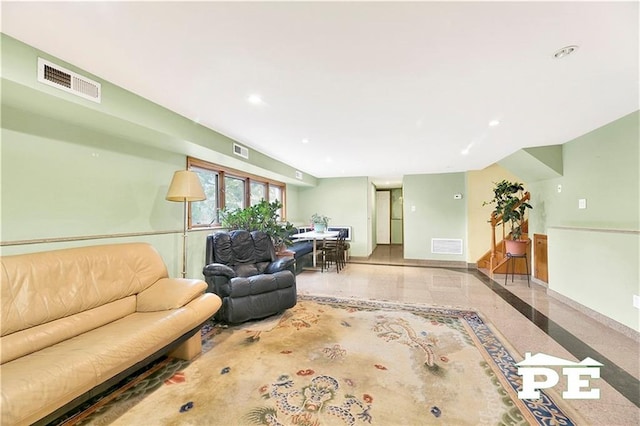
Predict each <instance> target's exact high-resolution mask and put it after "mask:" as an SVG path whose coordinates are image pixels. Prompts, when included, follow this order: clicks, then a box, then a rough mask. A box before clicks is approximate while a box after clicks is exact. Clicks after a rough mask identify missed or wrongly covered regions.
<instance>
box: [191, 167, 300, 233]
mask: <svg viewBox="0 0 640 426" xmlns="http://www.w3.org/2000/svg"><path fill="white" fill-rule="evenodd" d="M192 167H197V168H199V169H204V170H209V171H211V172H214V173H217V174H218V192H217V198H218V206H217V209H218V211H222V210H224V208H225V203H226V199H225V198H226V197H225V176H229V177H233V178H236V179H241V180H243V181H244V205H245V206H250V205H251V182H258V183H261V184H264V185H265V186H266V196H267V201H269V202H271V200H269V193H270V191H269V190H270V188H271V187H272V186H274V187H278V188H280V194H281V197H282V199H281V200H280V202H281V203H282V215H281V218H280V219H281V220H282V221H285V220H287V219H286V217H287V216H286V214H287V209H286V206H287V202H286V201H287V200H286V198H287V197H286V194H287V185H286V184H285V183H284V182H280V181H277V180H275V179H269V178H266V177H263V176H258V175H254V174H252V173H247V172H243V171H242V170H238V169H232V168H230V167H225V166H221V165H219V164H215V163H210V162H208V161H205V160H200V159H198V158H194V157H187V170H191V168H192ZM191 215H192V211H191V202H189V209H188V216H189V217H188V228H189V229H208V228H222V225H221V224H220V223H218V222H213V223H211V224H210V225H194V224H193V223H192V220H191ZM215 216H216V217H218V215H215Z"/></svg>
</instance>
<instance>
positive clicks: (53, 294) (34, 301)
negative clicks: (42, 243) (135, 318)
mask: <svg viewBox="0 0 640 426" xmlns="http://www.w3.org/2000/svg"><path fill="white" fill-rule="evenodd" d="M1 262H2V271H1V273H2V279H1V280H0V281H1V282H2V306H1V309H0V313H1V319H2V321H0V331H1V333H0V335H2V336H5V335H7V334H11V333H14V332H16V331H20V330H24V329H27V328H30V327H34V326H37V325H40V324H44V323H47V322H50V321H54V320H57V319H60V318H64V317H68V316H71V315H74V314H77V313H80V312H84V311H87V310H90V309H93V308H96V307H98V306H102V305H104V304H107V303H110V302H113V301H116V300H118V299H122V298H125V297H127V296H132V295H134V294H137V293H139V292H141V291H143V290H144V289H146V288H147V287H149V286H150V285H151V284H153V283H155V282H156V281H158V280H159V279H160V278H165V277H167V276H168V274H167V269H166V266H165V265H164V262H163V260H162V257H160V255H158V252H157V251H156V250H155V249H154V248H153V247H152V246H151V245H149V244H144V243H129V244H111V245H102V246H89V247H80V248H72V249H65V250H54V251H49V252H41V253H31V254H22V255H15V256H3V257H2V258H1Z"/></svg>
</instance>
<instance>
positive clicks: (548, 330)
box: [297, 246, 640, 426]
mask: <svg viewBox="0 0 640 426" xmlns="http://www.w3.org/2000/svg"><path fill="white" fill-rule="evenodd" d="M399 253H401V250H400V251H399V250H398V247H397V246H382V247H378V249H376V251H374V254H373V255H372V256H371V257H370V258H369V259H366V260H363V259H359V260H357V261H354V262H350V263H348V264H347V266H346V267H345V268H344V269H343V270H341V271H340V273H336V272H335V269H333V270H329V271H325V272H317V271H303V272H302V273H301V274H300V275H298V277H297V286H298V293H299V294H310V295H327V296H336V297H352V298H360V299H375V300H386V301H398V302H411V303H425V304H430V305H435V306H448V307H457V308H464V309H473V310H476V311H479V312H480V313H481V314H482V315H483V316H484V318H486V319H487V320H488V321H489V322H491V323H492V324H493V325H494V326H495V328H497V330H498V331H499V332H500V333H501V334H502V335H503V336H504V337H505V338H506V340H507V341H508V342H509V343H510V344H511V345H512V346H513V347H514V348H515V350H516V351H517V352H518V353H517V354H513V355H514V356H515V357H516V358H517V359H523V358H524V354H525V353H526V352H531V353H532V354H535V353H544V354H548V355H552V356H556V357H560V358H564V359H567V360H574V361H581V360H582V359H584V358H585V357H586V356H591V357H592V358H593V359H595V360H597V361H600V362H601V363H602V364H604V367H602V368H601V378H600V379H592V380H591V387H592V388H599V389H600V399H597V400H566V401H565V402H567V403H569V404H570V405H571V406H572V407H573V408H574V409H576V410H577V411H578V412H579V413H580V414H581V415H582V417H583V418H584V419H585V422H586V424H589V425H610V426H614V425H620V426H627V425H639V424H640V408H639V405H640V382H639V381H638V379H639V378H640V340H638V339H637V337H636V338H633V337H630V336H628V335H626V334H623V333H620V332H619V331H617V330H615V329H613V328H611V327H609V326H607V325H605V324H603V323H602V322H600V321H597V320H595V319H593V318H591V317H590V316H588V315H585V314H584V313H582V312H580V311H578V310H576V309H574V308H572V307H570V306H568V305H566V304H564V303H562V302H561V301H559V300H558V299H556V298H553V297H550V296H548V295H547V289H546V287H544V286H541V285H538V284H536V283H532V284H531V287H528V286H527V280H526V278H525V277H524V276H523V277H521V278H518V277H517V276H516V278H515V281H514V282H513V283H512V282H511V280H510V279H509V282H508V285H507V286H506V287H505V286H504V278H503V277H504V276H502V277H496V281H493V280H491V279H490V278H488V277H487V276H486V275H484V274H482V273H481V272H479V271H477V270H466V269H448V268H432V267H424V266H406V265H407V264H410V263H407V262H404V261H403V260H402V258H401V255H400V254H399ZM355 262H357V263H355ZM509 278H511V277H509ZM518 357H519V358H518ZM553 389H554V391H557V392H558V393H560V392H562V391H563V390H565V389H566V384H565V383H564V380H560V382H559V383H558V384H557V385H556V386H555V387H554V388H553Z"/></svg>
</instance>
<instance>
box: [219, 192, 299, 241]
mask: <svg viewBox="0 0 640 426" xmlns="http://www.w3.org/2000/svg"><path fill="white" fill-rule="evenodd" d="M280 209H282V203H281V202H280V201H278V200H275V201H272V202H271V203H269V202H268V201H266V200H262V201H260V202H259V203H258V204H254V205H253V206H250V207H246V208H244V209H232V210H224V211H222V212H221V213H220V218H221V219H220V221H221V223H222V226H223V227H225V228H228V229H230V230H234V229H245V230H247V231H263V232H265V233H266V234H267V235H269V236H270V237H271V239H272V240H273V245H274V246H275V247H276V249H277V248H280V247H281V246H283V245H288V244H291V238H290V236H291V235H292V234H293V230H294V227H293V224H291V223H290V222H288V221H284V222H283V221H280V214H279V213H278V211H280Z"/></svg>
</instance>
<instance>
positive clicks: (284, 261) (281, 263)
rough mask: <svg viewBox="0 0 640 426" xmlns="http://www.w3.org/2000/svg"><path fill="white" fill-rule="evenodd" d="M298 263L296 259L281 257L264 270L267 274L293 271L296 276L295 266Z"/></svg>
mask: <svg viewBox="0 0 640 426" xmlns="http://www.w3.org/2000/svg"><path fill="white" fill-rule="evenodd" d="M295 263H296V259H295V258H293V257H281V258H280V259H278V260H275V261H273V262H271V263H270V264H269V266H267V267H266V269H265V270H264V272H265V274H275V273H276V272H280V271H287V270H289V271H291V272H293V273H294V275H295V271H294V265H295Z"/></svg>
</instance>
